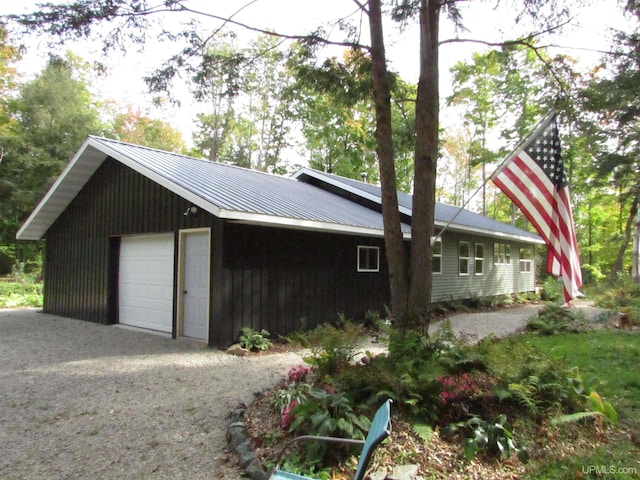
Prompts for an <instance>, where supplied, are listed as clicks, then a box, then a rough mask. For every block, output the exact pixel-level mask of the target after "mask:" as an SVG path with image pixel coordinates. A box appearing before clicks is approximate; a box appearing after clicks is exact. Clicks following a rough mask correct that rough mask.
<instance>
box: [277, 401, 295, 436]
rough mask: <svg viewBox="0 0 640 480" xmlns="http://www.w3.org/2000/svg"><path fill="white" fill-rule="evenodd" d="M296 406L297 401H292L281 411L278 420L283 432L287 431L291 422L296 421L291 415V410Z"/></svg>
mask: <svg viewBox="0 0 640 480" xmlns="http://www.w3.org/2000/svg"><path fill="white" fill-rule="evenodd" d="M296 405H298V401H297V400H294V401H292V402H291V403H290V404H289V405H287V406H286V407H285V409H284V410H283V411H282V417H281V418H280V426H281V427H282V429H283V430H289V427H290V426H291V424H292V423H293V421H294V420H295V419H296V417H295V415H291V410H292V409H293V407H295V406H296Z"/></svg>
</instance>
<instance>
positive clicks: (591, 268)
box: [582, 263, 605, 285]
mask: <svg viewBox="0 0 640 480" xmlns="http://www.w3.org/2000/svg"><path fill="white" fill-rule="evenodd" d="M604 278H605V275H604V273H602V271H601V270H600V268H598V267H597V266H595V265H590V264H588V263H583V264H582V283H583V284H584V285H597V284H598V283H600V282H601V281H602V280H604Z"/></svg>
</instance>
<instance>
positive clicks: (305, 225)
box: [219, 210, 411, 239]
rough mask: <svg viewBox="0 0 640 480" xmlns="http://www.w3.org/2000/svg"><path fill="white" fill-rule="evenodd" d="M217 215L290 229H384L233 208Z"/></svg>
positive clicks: (376, 233) (364, 232) (371, 232)
mask: <svg viewBox="0 0 640 480" xmlns="http://www.w3.org/2000/svg"><path fill="white" fill-rule="evenodd" d="M219 217H220V218H223V219H225V220H228V221H231V222H235V223H243V224H248V225H260V226H267V227H284V228H288V229H292V230H307V231H314V232H327V233H342V234H347V235H361V236H367V237H379V238H384V231H383V230H382V229H379V228H372V227H364V226H360V225H345V224H339V223H331V222H322V221H318V220H304V219H299V218H290V217H278V216H273V215H267V214H259V213H251V212H239V211H235V210H220V212H219ZM403 235H404V238H405V239H410V238H411V235H410V234H409V233H408V232H404V234H403Z"/></svg>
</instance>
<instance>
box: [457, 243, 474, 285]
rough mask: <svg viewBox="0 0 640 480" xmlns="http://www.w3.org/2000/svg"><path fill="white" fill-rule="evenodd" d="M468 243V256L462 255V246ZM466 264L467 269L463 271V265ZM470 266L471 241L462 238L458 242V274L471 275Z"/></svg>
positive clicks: (461, 275)
mask: <svg viewBox="0 0 640 480" xmlns="http://www.w3.org/2000/svg"><path fill="white" fill-rule="evenodd" d="M463 245H466V248H467V256H466V257H465V256H463V255H462V246H463ZM463 264H464V265H466V271H465V272H463V271H462V265H463ZM470 266H471V242H468V241H466V240H460V241H459V242H458V276H460V277H468V276H469V275H471V272H470Z"/></svg>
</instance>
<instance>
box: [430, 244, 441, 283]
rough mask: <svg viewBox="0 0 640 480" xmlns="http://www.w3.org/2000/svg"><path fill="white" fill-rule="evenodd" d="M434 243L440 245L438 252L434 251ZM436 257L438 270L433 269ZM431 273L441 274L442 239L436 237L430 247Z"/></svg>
mask: <svg viewBox="0 0 640 480" xmlns="http://www.w3.org/2000/svg"><path fill="white" fill-rule="evenodd" d="M436 245H440V249H439V250H440V252H439V253H435V252H436V249H435V247H436ZM436 258H437V259H438V266H439V268H438V270H435V269H434V266H435V261H434V260H435V259H436ZM431 273H432V274H435V275H442V239H441V238H439V239H437V240H436V241H435V242H434V244H433V248H432V249H431Z"/></svg>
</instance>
